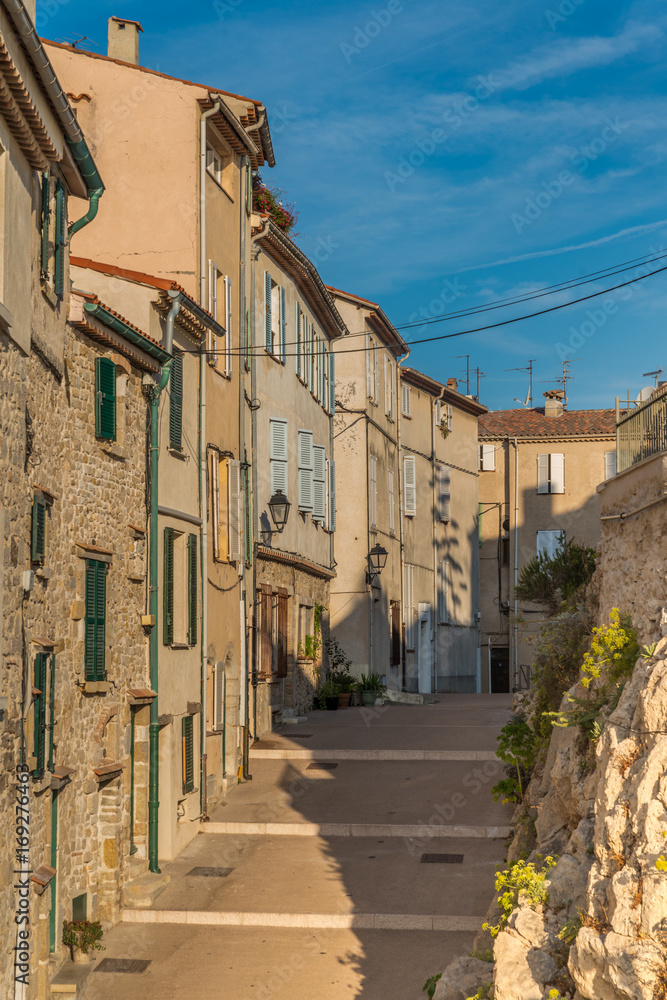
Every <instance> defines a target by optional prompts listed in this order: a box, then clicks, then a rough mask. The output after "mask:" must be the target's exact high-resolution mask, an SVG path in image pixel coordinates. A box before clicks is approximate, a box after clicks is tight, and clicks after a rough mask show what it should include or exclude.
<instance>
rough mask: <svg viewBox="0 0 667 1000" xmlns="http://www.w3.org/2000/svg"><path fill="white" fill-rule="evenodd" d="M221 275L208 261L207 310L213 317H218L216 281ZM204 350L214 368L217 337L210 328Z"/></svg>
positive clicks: (216, 355) (215, 365)
mask: <svg viewBox="0 0 667 1000" xmlns="http://www.w3.org/2000/svg"><path fill="white" fill-rule="evenodd" d="M221 277H222V275H221V273H220V271H219V270H218V265H217V264H216V263H215V261H214V260H209V262H208V311H209V312H210V314H211V316H212V317H213V319H216V320H217V318H218V283H219V281H220V278H221ZM206 350H207V352H208V363H209V364H210V365H212V366H213V367H214V368H215V367H217V365H218V338H217V336H216V335H215V334H214V333H213V331H212V330H207V331H206Z"/></svg>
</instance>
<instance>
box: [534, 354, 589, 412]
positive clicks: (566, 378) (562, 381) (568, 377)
mask: <svg viewBox="0 0 667 1000" xmlns="http://www.w3.org/2000/svg"><path fill="white" fill-rule="evenodd" d="M575 361H583V358H566V359H565V361H563V374H562V375H560V376H557V377H556V378H554V379H550V378H541V379H540V382H556V383H557V384H558V385H562V387H563V393H564V395H563V409H564V410H566V409H567V383H568V382H571V381H572V379H573V378H574V375H572V373H571V372H570V365H572V364H574V362H575Z"/></svg>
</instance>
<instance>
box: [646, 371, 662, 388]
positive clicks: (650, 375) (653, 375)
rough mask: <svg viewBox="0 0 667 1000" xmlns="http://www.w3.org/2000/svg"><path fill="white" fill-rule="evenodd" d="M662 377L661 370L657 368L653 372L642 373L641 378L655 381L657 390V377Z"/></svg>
mask: <svg viewBox="0 0 667 1000" xmlns="http://www.w3.org/2000/svg"><path fill="white" fill-rule="evenodd" d="M660 375H662V368H657V369H656V371H654V372H644V374H643V375H642V378H652V379H655V388H656V389H657V388H658V377H659V376H660Z"/></svg>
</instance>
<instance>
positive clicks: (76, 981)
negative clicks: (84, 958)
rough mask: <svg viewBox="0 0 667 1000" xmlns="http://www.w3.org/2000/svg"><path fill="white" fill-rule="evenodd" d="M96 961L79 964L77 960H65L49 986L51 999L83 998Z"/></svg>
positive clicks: (68, 999) (79, 999)
mask: <svg viewBox="0 0 667 1000" xmlns="http://www.w3.org/2000/svg"><path fill="white" fill-rule="evenodd" d="M94 965H95V963H94V962H88V963H87V964H85V965H79V964H78V963H77V962H70V961H67V962H64V963H63V964H62V965H61V966H60V968H59V969H58V971H57V972H56V974H55V976H54V977H53V979H52V980H51V983H50V986H49V998H50V1000H81V998H82V997H83V994H84V992H85V989H86V986H87V982H88V976H89V975H90V973H91V971H92V969H93V966H94Z"/></svg>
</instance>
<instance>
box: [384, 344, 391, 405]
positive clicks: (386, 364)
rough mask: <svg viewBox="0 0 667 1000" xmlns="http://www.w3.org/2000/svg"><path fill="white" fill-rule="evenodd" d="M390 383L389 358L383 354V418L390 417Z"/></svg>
mask: <svg viewBox="0 0 667 1000" xmlns="http://www.w3.org/2000/svg"><path fill="white" fill-rule="evenodd" d="M390 384H391V383H390V381H389V358H388V357H387V355H386V354H385V357H384V412H385V416H387V417H388V416H390V415H391V395H390V389H389V386H390Z"/></svg>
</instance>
